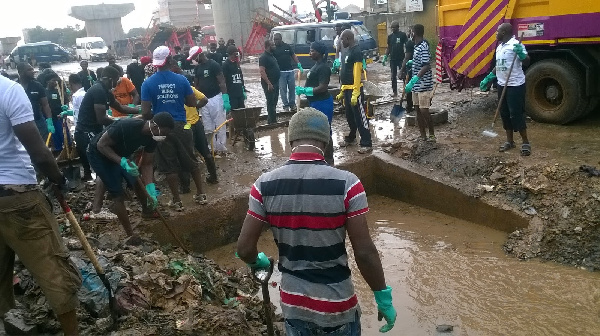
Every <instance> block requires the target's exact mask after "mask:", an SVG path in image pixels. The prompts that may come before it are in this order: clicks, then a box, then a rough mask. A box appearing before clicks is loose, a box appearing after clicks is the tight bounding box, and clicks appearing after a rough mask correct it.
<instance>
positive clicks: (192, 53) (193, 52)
mask: <svg viewBox="0 0 600 336" xmlns="http://www.w3.org/2000/svg"><path fill="white" fill-rule="evenodd" d="M201 52H202V48H200V47H198V46H195V47H192V49H190V54H189V56H190V57H188V58H187V60H188V61H191V60H192V58H194V56H196V55H198V54H199V53H201Z"/></svg>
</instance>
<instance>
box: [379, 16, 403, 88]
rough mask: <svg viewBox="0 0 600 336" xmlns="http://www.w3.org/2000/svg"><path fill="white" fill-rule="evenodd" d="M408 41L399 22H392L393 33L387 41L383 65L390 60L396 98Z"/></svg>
mask: <svg viewBox="0 0 600 336" xmlns="http://www.w3.org/2000/svg"><path fill="white" fill-rule="evenodd" d="M407 41H408V37H407V36H406V34H404V33H403V32H401V31H400V24H399V23H398V21H393V22H392V33H391V34H390V35H389V36H388V39H387V45H388V46H387V50H386V52H385V55H384V56H383V62H382V64H383V65H384V66H385V63H386V62H387V60H388V57H389V59H390V68H391V69H392V91H393V92H394V97H396V96H397V95H398V69H399V68H402V63H403V61H404V44H405V43H406V42H407Z"/></svg>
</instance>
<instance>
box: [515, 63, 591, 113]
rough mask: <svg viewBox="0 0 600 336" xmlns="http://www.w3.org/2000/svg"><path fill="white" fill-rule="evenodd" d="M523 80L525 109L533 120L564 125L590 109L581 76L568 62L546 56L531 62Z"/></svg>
mask: <svg viewBox="0 0 600 336" xmlns="http://www.w3.org/2000/svg"><path fill="white" fill-rule="evenodd" d="M526 83H527V84H526V88H527V94H526V99H525V110H526V112H527V114H528V115H529V116H530V117H531V119H533V120H535V121H538V122H544V123H550V124H566V123H568V122H570V121H573V120H575V119H577V118H579V117H581V116H583V115H585V114H586V113H587V112H588V110H589V107H590V102H589V99H588V98H587V97H586V96H585V92H584V91H585V84H584V81H583V76H582V74H581V73H580V71H579V70H578V69H577V68H576V67H575V66H573V65H572V64H571V63H570V62H568V61H565V60H561V59H548V60H544V61H540V62H537V63H535V64H533V65H532V66H531V67H530V68H529V70H528V71H527V76H526Z"/></svg>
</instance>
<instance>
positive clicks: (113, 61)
mask: <svg viewBox="0 0 600 336" xmlns="http://www.w3.org/2000/svg"><path fill="white" fill-rule="evenodd" d="M108 65H109V66H111V67H113V68H115V69H117V70H119V74H120V75H121V77H123V76H125V73H124V72H123V68H122V67H121V66H120V65H118V64H117V59H116V58H115V56H108Z"/></svg>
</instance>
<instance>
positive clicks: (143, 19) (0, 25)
mask: <svg viewBox="0 0 600 336" xmlns="http://www.w3.org/2000/svg"><path fill="white" fill-rule="evenodd" d="M216 1H218V0H216ZM124 2H131V3H133V4H134V5H135V10H134V11H133V12H131V13H130V14H129V15H127V16H125V17H124V18H123V20H122V23H123V29H124V30H125V32H127V31H129V29H131V28H136V27H147V26H148V24H149V23H150V19H151V18H152V12H153V11H154V10H155V9H156V8H158V1H157V0H129V1H127V0H104V1H101V0H50V1H48V0H18V1H17V2H12V3H13V5H11V6H10V7H11V9H10V10H7V8H8V7H6V6H5V7H4V8H5V11H9V12H8V13H6V12H4V13H3V14H4V15H3V16H2V20H0V37H6V36H22V30H23V29H24V28H33V27H35V26H41V27H43V28H46V29H53V28H62V27H66V26H68V25H71V26H75V25H76V24H79V25H81V26H82V27H83V25H84V23H83V21H79V20H77V19H75V18H72V17H70V16H69V15H68V12H69V8H70V7H71V6H83V5H96V4H99V3H106V4H110V3H124ZM269 2H270V3H275V2H277V3H278V4H279V3H287V1H285V0H277V1H273V0H269ZM295 2H296V5H298V7H299V8H298V9H299V11H300V12H307V11H309V10H311V7H312V4H311V1H310V0H295ZM337 3H338V5H339V6H340V7H345V6H347V5H349V4H355V5H358V6H359V7H363V4H364V1H363V0H337ZM287 7H289V4H288V5H286V6H285V7H282V8H284V9H287Z"/></svg>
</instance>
